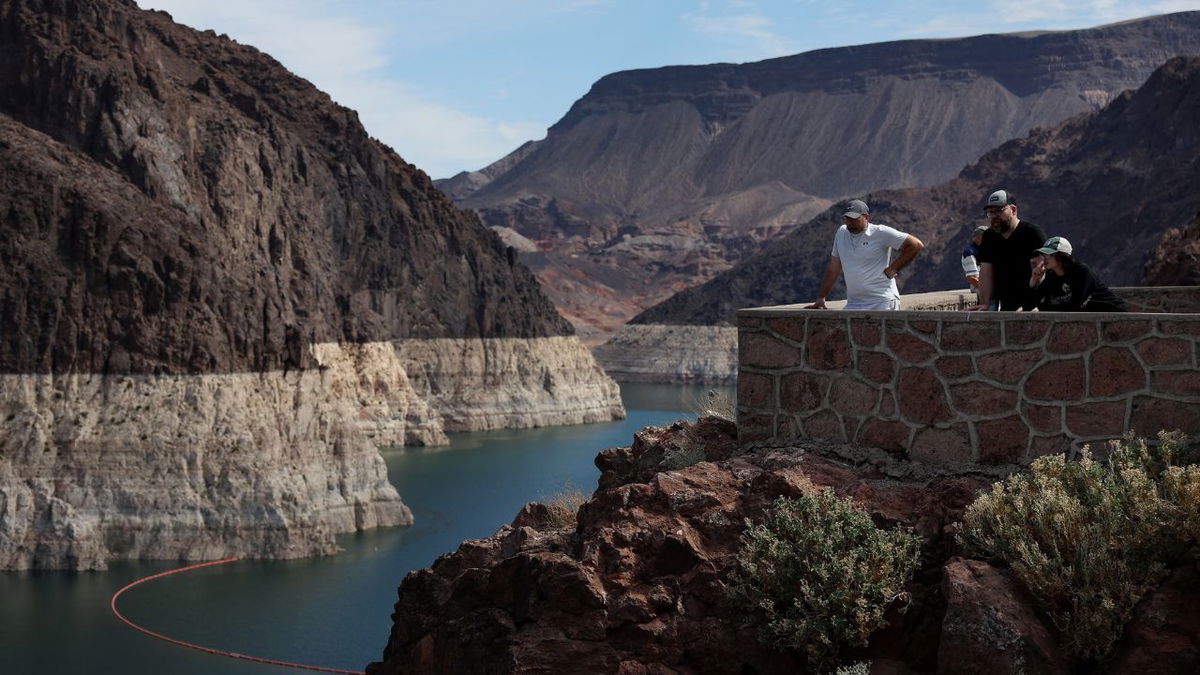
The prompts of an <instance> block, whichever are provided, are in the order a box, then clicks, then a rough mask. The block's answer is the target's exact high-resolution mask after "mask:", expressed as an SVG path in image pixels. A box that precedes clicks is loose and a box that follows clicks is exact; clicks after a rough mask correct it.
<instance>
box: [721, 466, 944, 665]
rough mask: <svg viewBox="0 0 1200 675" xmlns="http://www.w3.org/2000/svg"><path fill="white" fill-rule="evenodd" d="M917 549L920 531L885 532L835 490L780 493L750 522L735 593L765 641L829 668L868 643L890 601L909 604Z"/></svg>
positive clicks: (744, 540)
mask: <svg viewBox="0 0 1200 675" xmlns="http://www.w3.org/2000/svg"><path fill="white" fill-rule="evenodd" d="M919 548H920V539H919V538H918V537H917V536H916V535H913V534H911V533H908V532H901V531H885V530H880V529H879V528H877V527H875V524H874V523H872V522H871V518H870V517H869V516H868V515H867V514H865V513H863V512H862V511H859V510H857V509H855V508H854V506H853V505H852V504H851V503H850V502H849V501H848V500H842V499H839V498H838V497H837V496H836V495H834V493H833V491H832V490H829V489H824V490H821V491H820V492H818V493H816V494H813V495H802V496H800V497H797V498H794V499H793V498H787V497H780V498H779V499H777V500H776V501H775V503H774V505H773V506H772V508H771V509H770V510H768V511H767V513H766V516H765V518H764V520H763V522H762V523H760V524H757V525H755V524H752V523H750V522H749V521H747V531H746V533H745V534H744V535H743V536H742V545H741V549H740V551H739V553H738V571H737V573H736V574H735V575H734V579H733V582H732V584H731V585H730V596H731V598H732V599H733V600H734V602H735V603H737V604H739V605H741V606H743V607H746V608H748V609H750V610H752V611H755V612H756V613H758V615H759V616H760V618H762V619H763V621H762V623H761V625H760V629H759V640H760V641H761V642H762V643H763V644H765V645H767V646H770V647H774V648H792V649H795V650H797V651H799V652H800V653H802V654H803V655H804V657H805V658H806V659H807V661H808V664H809V667H811V668H813V669H814V670H817V671H830V670H832V669H833V668H835V667H836V665H837V658H838V654H839V652H840V650H841V649H842V648H843V647H846V646H860V645H865V644H866V641H867V638H868V636H870V634H871V633H872V632H873V631H874V630H875V629H876V628H878V627H880V626H882V625H883V624H884V620H883V614H884V611H885V610H886V609H887V608H888V606H889V605H891V604H892V603H893V602H895V601H901V602H903V603H905V607H907V602H908V595H907V594H906V593H905V592H904V590H903V589H904V585H905V584H906V583H907V582H908V580H909V579H910V578H911V577H912V575H913V572H914V571H915V570H916V567H917V560H918V557H919Z"/></svg>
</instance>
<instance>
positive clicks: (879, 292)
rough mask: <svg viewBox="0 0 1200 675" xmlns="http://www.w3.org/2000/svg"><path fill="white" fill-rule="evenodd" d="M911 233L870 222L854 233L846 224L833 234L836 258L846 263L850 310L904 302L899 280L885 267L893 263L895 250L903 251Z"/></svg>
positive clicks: (843, 266) (844, 267)
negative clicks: (885, 272)
mask: <svg viewBox="0 0 1200 675" xmlns="http://www.w3.org/2000/svg"><path fill="white" fill-rule="evenodd" d="M906 239H908V234H907V233H905V232H901V231H900V230H897V229H896V228H894V227H888V226H887V225H879V224H876V223H867V227H866V229H864V230H863V231H862V232H859V233H858V234H852V233H851V232H850V230H848V229H846V226H845V225H842V226H841V227H839V228H838V231H837V234H835V235H833V256H834V257H835V258H838V259H839V260H841V262H842V275H843V276H844V277H845V278H846V309H872V308H876V307H879V306H880V305H881V304H883V303H888V304H891V303H892V301H894V300H895V301H898V300H899V299H900V291H899V290H898V289H897V288H896V280H895V279H889V278H887V275H886V274H884V273H883V268H885V267H887V266H888V265H889V264H891V261H892V251H893V250H897V251H898V250H900V247H901V246H903V245H904V241H905V240H906Z"/></svg>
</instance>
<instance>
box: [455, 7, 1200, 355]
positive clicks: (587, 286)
mask: <svg viewBox="0 0 1200 675" xmlns="http://www.w3.org/2000/svg"><path fill="white" fill-rule="evenodd" d="M1188 54H1191V55H1196V54H1200V12H1186V13H1180V14H1173V15H1167V16H1157V17H1152V18H1148V19H1144V20H1140V21H1133V22H1126V23H1123V24H1119V25H1113V26H1106V27H1100V28H1094V29H1089V30H1080V31H1066V32H1056V33H1040V34H1032V35H1030V34H1024V35H984V36H979V37H973V38H964V39H955V40H911V41H904V42H889V43H881V44H871V45H860V46H854V47H845V48H838V49H826V50H820V51H815V52H810V53H806V54H800V55H797V56H790V57H785V58H780V59H772V60H768V61H762V62H758V63H750V64H741V65H733V64H715V65H707V66H686V67H670V68H659V69H654V70H638V71H629V72H622V73H615V74H613V75H609V76H606V77H604V78H602V79H601V80H599V81H598V82H597V83H596V84H595V85H594V86H593V87H592V89H591V91H590V92H588V94H587V95H586V96H584V97H583V98H582V99H580V100H579V101H577V102H576V103H575V105H574V106H573V107H572V108H571V110H570V111H569V112H568V113H567V114H566V116H564V117H563V119H562V120H561V121H559V122H558V123H557V124H556V125H554V127H552V128H551V129H550V131H549V133H548V134H547V137H546V139H545V140H543V141H539V142H538V144H537V146H536V147H534V148H530V147H522V148H521V149H519V150H518V151H516V152H514V153H513V155H511V156H510V157H506V158H504V159H503V160H501V161H500V162H497V163H496V164H495V165H493V166H492V167H489V169H488V170H485V171H484V172H483V173H484V174H486V176H484V177H485V178H486V180H480V175H477V174H479V172H476V174H463V175H461V176H459V177H456V178H454V179H451V180H449V181H446V182H444V183H443V186H444V187H445V188H446V189H448V190H449V191H450V192H451V193H452V194H454V195H455V196H456V199H457V200H458V201H459V203H461V204H463V205H464V206H468V207H470V208H474V209H477V210H478V211H479V212H480V213H481V214H482V216H483V218H484V221H485V222H486V223H487V224H488V225H492V226H502V227H507V228H511V229H513V230H516V231H517V232H519V233H520V234H522V235H523V236H525V237H528V238H530V239H533V240H535V241H537V242H538V243H539V247H540V249H541V252H540V253H538V254H536V255H529V256H527V258H526V259H527V260H528V261H529V263H530V265H531V266H532V267H533V268H534V270H535V272H536V274H537V275H538V277H539V279H541V280H542V283H543V285H544V286H545V287H546V288H547V289H548V292H549V293H550V294H551V297H552V298H553V299H554V302H555V304H556V305H557V306H558V307H559V309H560V310H561V311H563V313H564V314H565V315H566V316H568V317H569V318H570V319H571V320H572V321H573V322H574V323H575V324H576V327H577V328H579V330H580V331H581V334H584V335H585V336H587V337H592V336H595V335H600V334H603V333H607V332H611V331H612V330H613V329H614V328H615V327H616V326H617V325H619V324H620V323H622V322H623V321H624V320H626V319H628V318H629V317H630V316H632V315H634V314H636V313H637V311H638V310H639V309H640V308H645V307H648V306H650V305H652V304H654V303H655V302H657V301H659V300H662V299H665V298H666V297H668V296H669V295H670V294H672V293H674V292H675V291H677V290H680V289H682V288H686V287H689V286H693V285H696V284H697V283H699V282H702V281H705V280H707V279H709V278H711V277H712V276H714V275H716V274H718V273H720V272H722V271H724V270H726V269H728V268H730V267H731V266H732V265H734V264H736V263H737V262H738V261H740V260H742V259H744V258H746V257H747V256H749V255H751V254H753V253H755V252H757V251H759V250H760V249H761V247H762V244H763V243H764V242H766V241H768V240H770V239H773V238H775V237H777V236H778V235H779V234H781V233H783V232H786V231H788V230H791V229H792V228H794V227H796V226H798V225H800V224H802V223H804V222H806V221H808V220H809V219H810V218H811V217H812V216H814V215H816V214H817V213H819V212H820V211H822V210H824V209H825V208H826V207H827V206H829V205H830V203H831V200H836V199H838V198H840V197H843V196H846V195H859V194H861V193H863V192H867V191H871V190H879V189H882V188H899V187H913V186H927V185H933V184H936V183H939V182H941V181H945V180H947V179H950V178H952V177H953V176H954V175H955V174H956V173H957V172H958V171H959V170H960V169H961V168H962V167H963V166H964V165H966V164H967V163H969V162H971V161H973V160H975V159H976V158H978V157H979V156H980V154H982V153H984V152H985V151H987V150H988V149H990V148H993V147H995V146H997V145H998V144H1000V143H1002V142H1004V141H1007V140H1009V139H1012V138H1016V137H1020V136H1023V135H1025V134H1026V133H1028V132H1029V131H1030V130H1031V129H1033V128H1035V127H1049V126H1053V125H1056V124H1058V123H1060V122H1062V121H1063V120H1064V119H1066V118H1068V117H1070V116H1072V115H1075V114H1079V113H1083V112H1088V111H1094V110H1096V109H1098V108H1099V107H1101V106H1102V105H1104V104H1106V103H1108V102H1109V101H1110V100H1112V99H1113V98H1114V97H1115V96H1117V95H1118V94H1119V93H1120V92H1121V91H1123V90H1125V89H1129V88H1133V87H1137V86H1139V85H1140V84H1142V83H1143V82H1144V81H1145V78H1146V77H1147V76H1148V75H1149V74H1150V73H1151V72H1152V71H1153V70H1154V69H1155V68H1156V67H1158V66H1160V65H1161V64H1162V63H1163V62H1164V61H1166V60H1167V59H1168V58H1170V57H1172V56H1175V55H1188ZM473 186H479V187H477V188H475V189H474V191H472V187H473Z"/></svg>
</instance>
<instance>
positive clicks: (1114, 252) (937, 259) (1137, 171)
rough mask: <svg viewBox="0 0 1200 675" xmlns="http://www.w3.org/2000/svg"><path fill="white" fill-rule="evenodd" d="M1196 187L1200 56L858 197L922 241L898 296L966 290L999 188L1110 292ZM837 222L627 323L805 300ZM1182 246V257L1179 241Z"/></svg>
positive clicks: (807, 228) (1198, 203)
mask: <svg viewBox="0 0 1200 675" xmlns="http://www.w3.org/2000/svg"><path fill="white" fill-rule="evenodd" d="M1197 184H1200V59H1197V58H1176V59H1172V60H1170V61H1168V62H1167V63H1166V64H1164V65H1163V66H1162V67H1161V68H1159V69H1158V70H1156V71H1155V72H1154V73H1153V74H1152V75H1151V77H1150V78H1149V79H1148V80H1147V82H1146V83H1145V84H1144V85H1143V86H1142V87H1140V88H1139V89H1137V90H1136V91H1132V92H1127V93H1125V94H1122V95H1121V96H1119V97H1117V98H1116V99H1115V100H1113V101H1112V102H1111V103H1110V104H1109V105H1108V106H1106V107H1105V108H1104V109H1103V110H1101V111H1099V112H1097V113H1093V114H1088V115H1081V116H1078V117H1075V118H1072V119H1071V120H1068V121H1067V122H1064V123H1063V124H1061V125H1059V126H1057V127H1054V128H1051V129H1041V130H1037V131H1034V132H1033V133H1031V134H1030V135H1029V136H1027V137H1025V138H1022V139H1019V140H1015V141H1011V142H1008V143H1005V144H1003V145H1001V146H1000V147H998V148H996V149H994V150H992V151H990V152H988V153H986V154H985V155H983V157H981V158H980V159H979V160H978V161H977V162H976V163H974V164H972V165H970V166H968V167H967V168H965V169H963V171H962V173H961V174H959V176H958V178H955V179H954V180H952V181H948V182H946V183H942V184H940V185H937V186H934V187H932V188H922V189H907V190H884V191H880V192H876V193H871V194H868V195H866V197H865V198H866V200H867V202H868V203H869V204H870V205H871V217H872V221H874V222H881V223H885V224H888V225H892V226H895V227H898V228H900V229H901V230H905V231H908V232H911V233H912V234H914V235H916V236H917V237H919V238H920V239H921V240H922V241H924V242H925V243H926V246H927V248H926V249H925V250H924V251H923V252H922V253H921V255H920V256H919V257H918V258H917V260H916V261H915V262H914V263H913V264H912V266H910V267H909V268H906V269H905V271H904V273H903V274H902V275H901V276H900V277H899V281H900V285H901V290H902V292H904V293H913V292H920V291H929V290H935V289H939V288H943V289H944V288H957V287H959V286H961V285H962V268H961V266H960V264H959V256H960V252H961V250H962V249H963V247H965V245H966V243H967V240H968V239H969V237H970V232H971V230H972V229H973V228H974V227H975V225H977V224H984V221H983V216H982V212H981V209H982V206H983V200H984V199H985V198H986V196H987V195H988V194H989V193H990V192H991V191H992V190H995V189H997V188H1001V187H1003V188H1006V189H1009V190H1012V191H1013V192H1014V193H1015V194H1016V195H1017V198H1018V207H1019V212H1020V215H1021V217H1022V218H1025V219H1027V220H1029V221H1031V222H1034V223H1037V224H1038V225H1039V226H1040V227H1041V228H1042V229H1043V230H1045V232H1046V234H1047V235H1048V236H1053V235H1062V236H1065V237H1067V238H1068V239H1070V240H1071V243H1072V245H1073V246H1074V249H1075V255H1076V257H1078V258H1079V259H1080V260H1083V261H1084V262H1086V263H1087V264H1088V265H1089V266H1091V267H1092V268H1093V270H1095V271H1096V273H1097V274H1098V275H1099V276H1100V278H1101V279H1103V280H1105V282H1106V283H1108V284H1109V285H1110V286H1136V285H1138V284H1140V283H1141V282H1142V275H1143V270H1144V269H1145V266H1146V264H1147V261H1148V258H1149V256H1150V252H1151V249H1153V248H1154V247H1155V246H1156V245H1157V244H1158V243H1159V240H1160V238H1161V237H1162V236H1163V234H1164V232H1166V231H1167V230H1168V229H1170V228H1178V227H1180V226H1182V225H1184V224H1186V223H1188V222H1190V221H1191V220H1192V219H1193V217H1194V215H1195V213H1196V212H1197V210H1200V193H1197V191H1196V190H1195V187H1194V186H1195V185H1197ZM840 222H841V213H840V211H839V210H838V209H837V208H836V207H834V208H831V209H829V210H827V211H826V212H824V213H822V214H821V215H820V216H818V217H817V218H814V219H813V220H811V221H810V222H808V223H806V224H804V225H803V226H801V227H798V228H796V230H794V231H793V232H791V233H789V234H788V235H787V236H786V237H783V238H781V239H780V240H779V241H777V242H775V243H773V244H771V246H769V247H768V248H767V249H766V250H764V251H763V252H762V253H760V254H758V255H756V256H753V257H751V258H748V259H747V260H745V261H744V262H742V263H741V264H739V265H738V266H737V267H736V268H734V269H732V270H730V271H728V272H726V273H724V274H722V275H720V276H718V277H716V278H714V279H712V280H711V281H709V282H708V283H706V284H703V285H701V286H698V287H696V288H692V289H689V290H687V291H685V292H683V293H680V294H678V295H676V296H675V297H673V298H671V299H669V300H667V301H665V302H663V303H662V304H660V305H658V306H656V307H653V308H651V309H649V310H647V311H646V312H644V313H643V314H641V315H640V316H638V317H637V318H635V319H634V320H633V322H634V323H649V324H701V325H711V324H732V323H733V321H734V313H735V311H736V310H737V308H739V307H755V306H764V305H777V304H787V303H794V302H804V301H807V300H810V299H812V298H814V297H815V296H816V293H817V290H818V288H819V286H820V282H821V275H822V273H823V271H824V268H825V265H826V262H827V261H828V258H829V246H830V242H831V241H832V238H833V233H834V231H835V230H836V228H837V227H838V225H839V224H840ZM1182 241H1183V240H1181V242H1182ZM1168 248H1170V245H1169V244H1168ZM1178 248H1179V249H1180V252H1186V251H1187V250H1188V249H1187V245H1186V244H1182V243H1181V245H1180V247H1178ZM1164 280H1165V278H1164Z"/></svg>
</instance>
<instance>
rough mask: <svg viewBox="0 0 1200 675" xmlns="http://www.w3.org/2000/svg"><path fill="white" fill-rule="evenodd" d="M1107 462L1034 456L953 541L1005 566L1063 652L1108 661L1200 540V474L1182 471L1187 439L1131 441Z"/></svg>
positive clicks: (978, 505)
mask: <svg viewBox="0 0 1200 675" xmlns="http://www.w3.org/2000/svg"><path fill="white" fill-rule="evenodd" d="M1109 448H1110V452H1109V457H1108V460H1107V461H1106V462H1102V461H1098V460H1096V459H1094V458H1093V457H1092V455H1091V453H1090V452H1089V451H1088V450H1087V449H1086V448H1085V450H1084V452H1083V456H1082V459H1080V460H1079V461H1067V459H1066V458H1065V457H1064V456H1063V455H1054V456H1047V457H1041V458H1039V459H1037V460H1036V461H1034V463H1033V465H1032V467H1031V469H1032V471H1031V472H1030V473H1023V474H1018V475H1013V476H1010V477H1009V478H1007V479H1006V480H1004V481H1003V482H1001V483H997V484H995V485H994V486H992V490H991V491H990V492H988V493H985V494H983V495H981V496H980V497H979V498H978V499H977V500H976V501H975V502H974V503H973V504H971V506H969V507H968V508H967V510H966V512H965V513H964V515H963V525H964V527H963V529H962V531H961V533H960V535H959V540H960V542H961V543H962V544H963V545H964V547H965V548H966V549H967V550H968V551H969V552H972V553H975V554H978V555H983V556H988V557H995V558H999V559H1000V560H1003V561H1004V562H1006V563H1007V564H1008V565H1009V566H1010V567H1011V568H1012V569H1013V571H1014V572H1015V573H1016V574H1017V575H1018V576H1019V577H1020V578H1021V580H1022V581H1023V582H1024V583H1025V584H1026V586H1028V587H1029V589H1030V590H1031V591H1032V592H1033V594H1034V596H1035V597H1036V598H1037V599H1038V601H1039V602H1040V603H1041V604H1042V607H1043V609H1044V610H1046V612H1047V613H1048V614H1049V616H1050V617H1051V619H1052V620H1053V621H1054V624H1055V625H1056V626H1057V627H1058V628H1059V630H1060V631H1061V632H1062V634H1063V636H1064V637H1065V638H1066V640H1067V641H1068V646H1069V647H1070V648H1071V649H1072V651H1074V653H1075V654H1076V655H1077V656H1079V657H1082V658H1086V659H1092V660H1100V659H1103V658H1104V657H1105V656H1107V655H1108V654H1109V653H1110V652H1111V650H1112V647H1113V645H1114V644H1115V643H1116V641H1117V639H1118V638H1119V637H1120V635H1121V632H1122V630H1123V627H1124V625H1125V623H1126V622H1128V620H1129V618H1130V615H1131V614H1132V612H1133V608H1134V605H1136V604H1137V602H1138V601H1139V600H1140V599H1141V598H1142V596H1143V595H1145V593H1146V592H1147V591H1149V590H1150V589H1152V588H1154V587H1155V586H1156V585H1157V584H1158V583H1159V582H1160V581H1161V580H1162V575H1163V572H1164V570H1165V569H1166V566H1167V564H1168V563H1169V562H1171V561H1172V560H1173V559H1175V558H1177V557H1178V556H1179V555H1181V554H1182V553H1183V552H1184V551H1186V550H1187V548H1188V547H1190V546H1192V545H1193V544H1195V542H1196V540H1197V534H1198V532H1200V466H1196V465H1190V466H1182V465H1180V464H1179V456H1180V454H1181V452H1183V451H1184V450H1185V449H1186V439H1184V438H1183V437H1182V436H1181V435H1178V434H1165V433H1164V434H1160V435H1159V445H1158V448H1157V449H1152V448H1151V447H1149V446H1148V445H1147V443H1146V442H1145V441H1144V440H1142V439H1137V438H1134V437H1132V436H1129V437H1126V438H1125V439H1124V440H1122V441H1113V442H1111V443H1110V445H1109Z"/></svg>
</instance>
